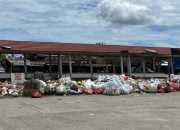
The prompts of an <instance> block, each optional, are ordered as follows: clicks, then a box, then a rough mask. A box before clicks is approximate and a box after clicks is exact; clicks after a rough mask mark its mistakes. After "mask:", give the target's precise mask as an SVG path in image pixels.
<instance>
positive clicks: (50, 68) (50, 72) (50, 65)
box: [49, 54, 52, 78]
mask: <svg viewBox="0 0 180 130" xmlns="http://www.w3.org/2000/svg"><path fill="white" fill-rule="evenodd" d="M49 75H50V78H52V61H51V54H49Z"/></svg>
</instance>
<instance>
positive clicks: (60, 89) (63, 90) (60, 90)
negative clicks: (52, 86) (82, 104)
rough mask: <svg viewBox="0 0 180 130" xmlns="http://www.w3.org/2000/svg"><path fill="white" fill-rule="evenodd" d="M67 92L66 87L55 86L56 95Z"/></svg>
mask: <svg viewBox="0 0 180 130" xmlns="http://www.w3.org/2000/svg"><path fill="white" fill-rule="evenodd" d="M63 94H67V91H66V87H65V86H64V85H60V86H58V87H56V95H63Z"/></svg>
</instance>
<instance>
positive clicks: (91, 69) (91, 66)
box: [89, 56, 93, 79]
mask: <svg viewBox="0 0 180 130" xmlns="http://www.w3.org/2000/svg"><path fill="white" fill-rule="evenodd" d="M89 63H90V71H91V79H93V65H92V56H90V61H89Z"/></svg>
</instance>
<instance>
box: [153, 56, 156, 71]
mask: <svg viewBox="0 0 180 130" xmlns="http://www.w3.org/2000/svg"><path fill="white" fill-rule="evenodd" d="M153 71H154V73H156V58H155V57H153Z"/></svg>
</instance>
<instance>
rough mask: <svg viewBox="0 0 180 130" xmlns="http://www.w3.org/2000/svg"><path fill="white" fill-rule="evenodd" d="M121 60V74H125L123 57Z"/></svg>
mask: <svg viewBox="0 0 180 130" xmlns="http://www.w3.org/2000/svg"><path fill="white" fill-rule="evenodd" d="M120 60H121V74H124V69H123V68H124V67H123V56H122V55H121V56H120Z"/></svg>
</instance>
